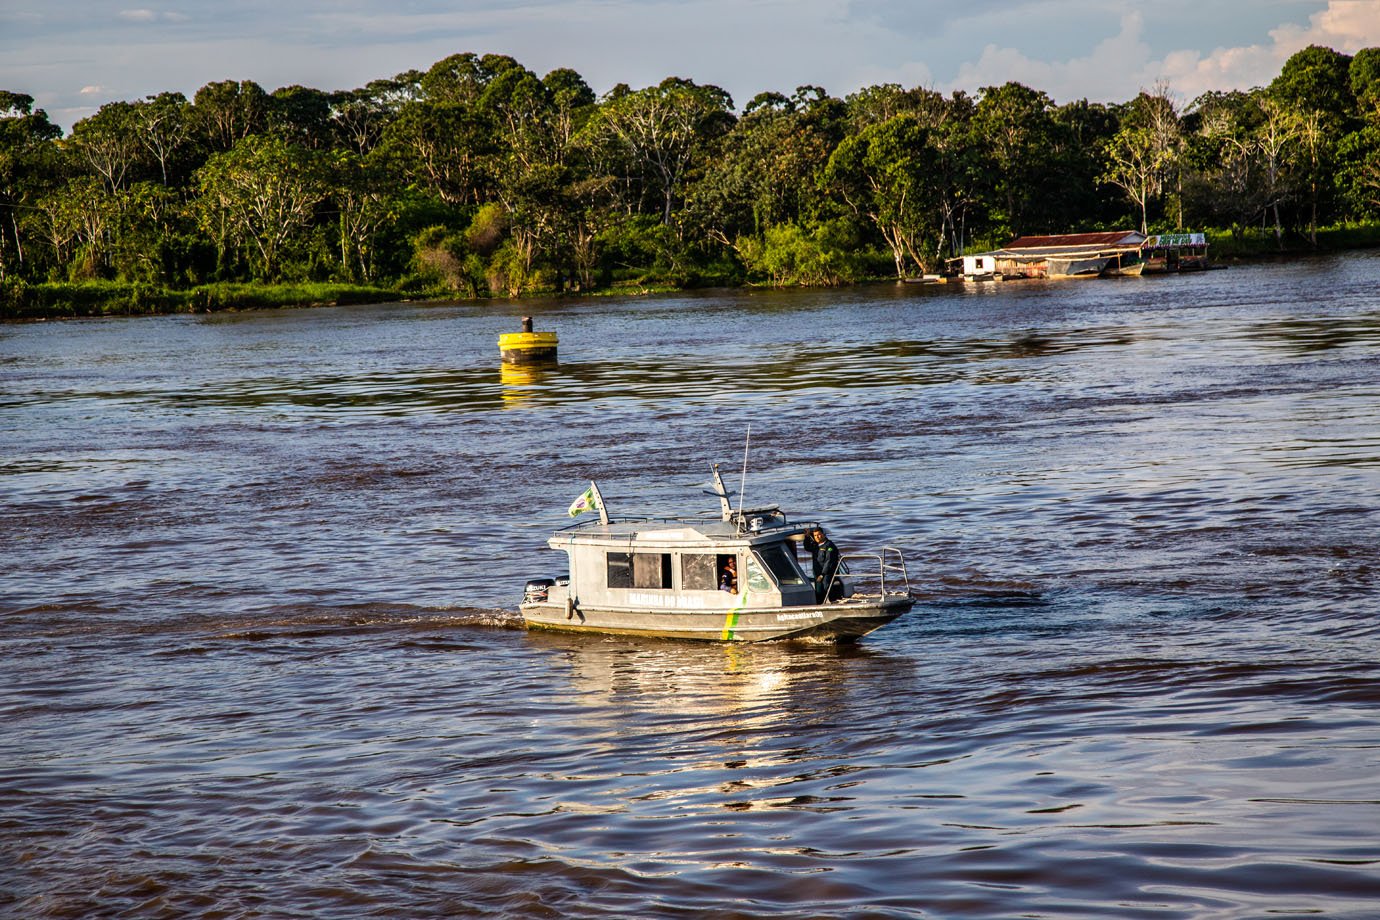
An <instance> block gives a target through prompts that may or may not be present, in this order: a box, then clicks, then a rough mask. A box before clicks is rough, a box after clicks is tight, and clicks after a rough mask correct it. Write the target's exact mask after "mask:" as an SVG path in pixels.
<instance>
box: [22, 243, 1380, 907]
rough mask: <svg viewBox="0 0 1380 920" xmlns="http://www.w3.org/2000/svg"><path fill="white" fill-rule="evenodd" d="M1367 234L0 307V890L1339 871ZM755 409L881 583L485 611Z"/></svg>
mask: <svg viewBox="0 0 1380 920" xmlns="http://www.w3.org/2000/svg"><path fill="white" fill-rule="evenodd" d="M1377 265H1380V256H1375V257H1372V256H1369V255H1366V254H1361V255H1353V256H1349V257H1347V258H1346V259H1335V260H1333V259H1321V260H1316V261H1310V262H1301V263H1296V264H1292V265H1278V266H1268V267H1260V268H1246V269H1234V270H1232V271H1227V272H1213V273H1207V274H1204V275H1202V276H1198V277H1184V278H1175V277H1166V278H1156V279H1128V280H1127V281H1125V283H1116V284H1094V283H1090V284H1080V285H1067V284H1043V283H1029V284H1025V283H1021V284H1015V283H1013V284H1002V285H995V284H994V285H986V286H982V288H981V289H970V288H971V287H972V286H965V288H964V289H961V290H960V289H958V288H956V287H949V286H938V285H935V286H919V285H898V286H890V285H883V286H875V287H866V288H857V289H849V290H843V291H792V292H774V291H773V292H766V291H742V292H737V291H735V292H722V291H711V292H695V293H689V294H684V295H676V296H670V297H660V298H627V299H591V300H571V301H550V302H543V303H542V304H539V305H537V306H539V308H540V309H539V310H537V312H538V313H539V314H540V316H541V322H542V325H543V326H544V327H548V328H554V329H558V330H559V332H560V336H561V349H562V361H561V363H560V364H558V365H552V366H547V367H537V368H525V367H512V366H504V365H501V364H500V362H499V360H498V356H497V354H496V352H495V349H494V348H493V342H494V340H495V336H496V335H497V334H498V333H500V332H502V331H506V330H508V329H510V328H512V326H513V322H514V317H515V316H517V315H521V314H522V313H529V312H532V305H523V304H517V305H488V304H459V305H444V306H416V305H389V306H385V307H346V308H339V309H335V308H332V309H323V310H313V311H278V312H271V313H244V314H236V315H233V316H210V317H164V318H156V319H143V320H138V321H132V320H113V321H109V322H97V321H92V322H73V323H59V324H35V325H31V326H13V327H0V437H2V438H3V443H4V445H5V450H4V451H3V452H0V453H3V456H0V542H3V545H4V547H5V556H4V560H5V563H6V564H5V565H4V566H0V654H3V656H4V659H5V661H6V672H5V673H6V677H7V680H6V681H5V685H4V687H3V689H0V712H3V714H4V716H5V724H6V731H5V733H4V735H3V737H0V865H4V866H5V867H6V875H5V877H6V884H5V885H3V886H0V914H5V915H14V916H22V917H88V916H118V915H128V916H158V915H166V916H187V915H191V916H197V915H222V916H256V915H272V916H303V917H307V916H310V917H320V916H400V915H405V916H409V917H422V916H469V915H481V914H490V915H495V916H529V915H530V916H554V915H560V916H574V917H596V916H599V917H602V916H608V915H610V914H618V915H625V916H658V917H663V916H664V917H686V916H701V915H710V916H730V915H731V916H745V917H746V916H778V915H785V916H802V917H805V916H809V917H843V916H850V917H851V916H1021V915H1023V916H1073V915H1078V916H1108V917H1118V918H1122V917H1155V918H1166V917H1183V918H1190V917H1202V916H1222V917H1256V916H1263V915H1265V914H1267V913H1280V914H1285V915H1295V914H1298V915H1301V914H1304V913H1308V912H1313V913H1319V914H1324V915H1329V916H1347V917H1361V916H1366V915H1368V914H1369V913H1371V912H1373V907H1374V905H1375V904H1376V903H1380V883H1377V880H1376V879H1377V875H1376V873H1375V871H1374V870H1375V867H1376V866H1377V865H1380V853H1377V852H1376V847H1375V845H1374V840H1375V835H1374V830H1373V827H1374V825H1375V820H1376V809H1377V804H1376V796H1375V794H1374V790H1373V788H1372V787H1373V785H1374V783H1373V777H1374V775H1375V773H1376V770H1377V769H1380V764H1378V763H1377V762H1376V756H1375V746H1374V739H1375V735H1376V727H1377V724H1380V722H1378V719H1380V714H1378V713H1377V708H1378V707H1380V694H1378V693H1377V690H1376V687H1377V686H1380V681H1378V680H1377V677H1380V674H1377V664H1376V662H1377V661H1380V649H1377V647H1376V642H1377V640H1380V628H1377V626H1376V624H1375V617H1374V612H1375V599H1376V597H1377V573H1380V544H1378V543H1377V541H1376V540H1375V536H1374V535H1375V533H1376V532H1377V529H1378V528H1380V509H1378V508H1377V505H1378V504H1380V503H1377V499H1376V496H1377V495H1380V434H1378V433H1380V385H1378V384H1377V381H1380V351H1377V345H1380V336H1378V335H1377V331H1380V313H1377V301H1376V297H1377V295H1376V294H1375V289H1374V288H1375V286H1374V277H1375V267H1376V266H1377ZM1323 282H1325V283H1323ZM748 425H751V428H752V451H751V456H750V460H751V469H750V475H749V477H748V480H747V496H746V500H747V501H748V502H749V503H760V504H768V503H775V502H779V503H781V504H782V505H783V507H784V509H785V510H786V512H787V513H788V514H795V515H796V516H798V517H806V516H808V517H811V518H818V519H821V520H823V521H824V522H825V523H826V525H827V526H828V527H829V529H830V531H831V533H833V534H834V535H835V538H836V539H837V540H838V541H839V543H840V545H841V548H842V549H843V550H844V551H845V552H848V551H853V550H861V549H864V548H868V547H873V546H876V545H882V544H890V545H895V546H898V547H900V548H901V549H902V550H903V551H904V552H905V553H906V558H907V567H908V570H909V572H910V576H911V580H912V583H913V585H914V586H915V588H916V593H917V595H918V597H919V603H918V605H917V607H916V608H915V609H914V610H913V611H912V612H911V613H910V614H908V615H907V616H905V617H903V618H902V619H900V620H898V621H897V622H895V623H893V624H891V625H890V626H888V627H887V628H886V629H884V630H881V631H879V632H877V633H875V634H874V635H872V636H870V637H869V638H868V639H867V640H866V641H865V642H864V643H862V644H861V645H859V646H857V647H852V648H833V647H820V646H810V645H769V646H719V645H696V644H687V643H678V642H637V641H631V640H625V639H617V638H611V637H592V636H563V635H559V634H528V633H527V632H525V631H523V630H522V629H521V628H520V621H519V619H518V617H517V616H516V613H515V608H516V603H517V600H518V596H519V595H520V593H521V590H522V584H523V582H524V581H525V580H526V579H527V578H529V577H533V576H539V575H543V574H549V573H550V572H551V571H552V570H553V569H559V566H560V565H561V564H562V563H563V559H562V558H561V557H560V556H558V555H557V554H556V553H554V552H553V551H552V550H550V549H549V548H547V547H546V545H545V540H546V538H547V536H548V535H549V533H550V532H551V531H552V530H554V529H556V528H558V527H560V526H563V525H565V524H567V523H569V518H568V517H567V515H566V510H565V509H566V508H567V506H568V505H569V503H570V500H571V499H573V498H574V497H575V496H576V495H577V494H578V493H579V492H580V491H581V490H582V489H583V488H584V485H585V483H586V482H587V481H588V480H589V479H591V478H593V479H598V480H599V482H600V486H601V490H602V492H603V494H604V496H605V498H606V500H607V501H608V502H609V504H610V506H611V508H613V510H614V512H615V514H641V513H685V512H712V511H713V510H714V505H713V500H712V498H710V497H708V496H706V495H704V494H703V490H704V489H705V488H706V487H707V480H708V470H709V464H710V463H711V462H715V461H718V462H723V463H727V464H729V465H730V466H732V465H734V464H735V463H736V462H737V461H738V460H740V459H741V456H742V453H741V452H742V447H743V435H744V432H745V431H746V429H747V427H748Z"/></svg>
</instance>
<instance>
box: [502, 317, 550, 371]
mask: <svg viewBox="0 0 1380 920" xmlns="http://www.w3.org/2000/svg"><path fill="white" fill-rule="evenodd" d="M498 353H499V356H500V357H502V358H503V360H504V361H507V362H508V363H509V364H536V363H539V362H542V361H555V360H556V333H554V332H533V331H532V317H530V316H524V317H523V318H522V331H521V332H505V333H504V334H502V335H500V336H499V337H498Z"/></svg>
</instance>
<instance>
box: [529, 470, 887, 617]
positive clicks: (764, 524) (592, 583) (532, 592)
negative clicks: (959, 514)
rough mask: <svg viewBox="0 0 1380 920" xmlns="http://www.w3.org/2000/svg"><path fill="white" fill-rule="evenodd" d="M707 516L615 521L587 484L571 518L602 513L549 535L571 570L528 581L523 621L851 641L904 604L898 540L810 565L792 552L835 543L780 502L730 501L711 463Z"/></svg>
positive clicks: (592, 486)
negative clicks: (713, 507) (711, 510)
mask: <svg viewBox="0 0 1380 920" xmlns="http://www.w3.org/2000/svg"><path fill="white" fill-rule="evenodd" d="M713 484H714V491H713V494H714V495H716V496H717V497H718V499H719V503H720V513H719V515H718V516H717V517H714V516H709V515H705V516H698V517H671V518H655V519H651V518H627V519H622V520H616V521H615V520H613V519H611V518H610V516H609V513H608V509H607V508H606V506H605V505H604V501H603V498H602V496H601V495H600V494H599V489H598V486H597V485H596V484H594V483H590V487H589V489H588V490H586V492H585V493H584V494H583V495H582V496H580V498H579V499H577V500H576V502H575V504H573V505H572V506H571V509H570V513H571V514H572V515H575V514H579V513H581V512H582V511H586V510H589V511H597V512H598V519H597V521H596V520H591V521H589V522H588V523H581V524H576V525H574V526H572V527H568V528H566V529H564V530H561V531H558V532H557V533H556V534H554V535H553V536H552V537H551V538H550V539H549V540H548V541H547V542H548V545H549V546H550V547H551V548H552V549H555V550H559V551H561V552H563V553H565V554H566V556H567V561H568V564H569V575H568V576H565V577H561V578H542V579H534V580H532V581H529V582H528V583H527V586H526V591H525V593H524V597H523V602H522V605H521V609H522V616H523V620H524V621H525V622H526V624H527V626H528V627H529V628H533V629H557V630H567V631H572V632H596V633H613V634H621V635H631V636H655V637H664V638H676V639H705V640H715V641H725V642H739V641H749V642H751V641H761V640H768V639H812V640H825V641H852V640H855V639H857V638H859V637H861V636H864V635H867V634H868V633H870V632H872V631H873V630H875V629H877V628H879V627H881V626H884V625H886V624H887V623H890V622H891V621H892V620H894V619H896V618H897V617H899V616H901V615H902V614H903V613H905V612H906V611H908V610H910V609H911V607H912V606H913V605H914V598H913V597H912V596H911V593H910V581H909V577H908V575H907V573H906V566H905V560H904V558H903V557H902V555H901V552H900V551H899V550H897V549H896V548H894V547H884V548H882V549H881V550H880V551H878V552H874V553H858V554H850V555H847V556H843V557H842V560H843V561H842V564H840V562H839V557H838V556H837V550H836V549H834V550H832V551H833V552H834V553H835V554H836V555H835V557H834V562H833V566H834V570H833V571H830V572H827V573H825V576H826V577H817V576H818V574H819V573H816V574H807V573H806V571H805V569H804V568H803V567H802V565H801V561H800V558H799V555H798V553H799V552H800V551H801V550H805V551H812V552H813V553H814V554H815V561H816V562H817V561H818V558H819V554H820V552H821V549H823V548H825V547H823V544H822V543H821V542H820V541H821V540H823V541H826V542H827V543H828V547H827V548H832V547H833V544H832V541H827V538H826V537H824V536H823V534H822V532H819V533H818V534H817V535H815V536H812V534H816V532H817V531H820V528H819V525H818V523H816V522H813V521H802V522H793V521H791V520H789V519H788V518H787V516H786V515H785V514H784V513H783V512H782V511H781V510H780V509H779V508H777V507H775V506H771V507H766V508H753V509H749V510H743V509H742V508H741V507H740V508H739V509H737V510H734V508H733V507H732V504H731V502H730V499H729V495H728V492H727V490H726V489H725V488H724V484H723V480H722V478H721V477H720V475H719V469H718V467H717V466H715V467H714V471H713Z"/></svg>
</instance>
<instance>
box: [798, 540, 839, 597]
mask: <svg viewBox="0 0 1380 920" xmlns="http://www.w3.org/2000/svg"><path fill="white" fill-rule="evenodd" d="M807 536H808V540H807V541H806V543H805V546H806V548H807V549H809V550H810V560H811V562H812V563H813V564H814V575H815V579H814V583H815V603H816V604H823V603H825V601H836V600H838V599H840V598H841V597H843V582H842V581H840V580H839V579H838V578H837V577H836V576H837V575H838V571H839V548H838V547H837V546H835V545H834V541H833V540H830V539H829V538H828V537H826V536H825V535H824V528H822V527H820V526H819V525H818V524H816V525H815V526H814V527H813V528H812V529H811V530H810V532H809V534H808V535H807Z"/></svg>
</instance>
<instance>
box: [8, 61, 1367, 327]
mask: <svg viewBox="0 0 1380 920" xmlns="http://www.w3.org/2000/svg"><path fill="white" fill-rule="evenodd" d="M33 101H34V100H33V97H32V96H29V95H27V94H24V93H21V92H12V91H5V90H0V321H25V320H40V319H50V318H64V317H82V316H107V315H143V314H154V313H203V312H215V311H221V310H243V309H261V308H274V307H290V306H312V305H324V304H345V303H377V302H388V301H422V300H426V301H439V300H449V301H454V300H468V299H476V298H495V299H501V298H517V297H526V296H551V295H555V296H564V295H572V294H575V295H581V296H590V295H601V294H641V293H650V292H652V291H673V290H681V289H687V288H702V287H723V286H760V287H820V286H841V285H848V284H858V283H867V282H876V281H882V280H886V279H891V280H895V281H900V280H904V279H908V278H914V277H919V276H922V275H926V274H933V273H939V272H942V271H943V269H944V267H945V266H946V264H951V260H953V259H955V258H956V257H958V256H961V255H963V254H965V253H972V252H978V251H983V250H987V249H992V248H997V247H999V246H1001V245H1003V244H1004V243H1006V242H1007V241H1009V240H1011V239H1013V238H1015V237H1017V236H1021V235H1026V234H1047V233H1069V232H1083V231H1099V230H1120V229H1129V228H1138V229H1139V230H1140V231H1141V232H1143V233H1164V232H1183V231H1202V232H1206V233H1207V234H1208V237H1209V241H1210V247H1211V248H1210V250H1209V252H1210V255H1211V257H1212V259H1213V260H1214V261H1216V262H1218V263H1230V262H1234V261H1248V260H1257V259H1267V258H1275V257H1279V256H1281V255H1284V256H1289V255H1293V254H1301V253H1313V252H1325V251H1337V250H1342V249H1347V248H1353V247H1365V246H1375V245H1380V48H1366V49H1363V50H1361V51H1358V52H1357V53H1356V54H1355V55H1347V54H1342V53H1340V52H1337V51H1334V50H1332V49H1329V48H1324V47H1321V46H1316V45H1314V46H1310V47H1308V48H1305V49H1303V50H1301V51H1299V52H1298V53H1296V54H1295V55H1293V56H1292V57H1291V58H1290V59H1289V60H1288V61H1287V62H1285V64H1284V66H1283V67H1282V69H1281V71H1280V73H1279V75H1278V76H1277V77H1276V78H1275V79H1274V80H1273V81H1272V82H1271V83H1270V84H1269V85H1268V86H1264V87H1257V88H1255V89H1251V90H1249V91H1229V92H1208V93H1205V94H1203V95H1201V96H1199V97H1198V98H1196V99H1193V100H1182V99H1179V98H1177V97H1175V95H1174V94H1173V92H1172V90H1171V88H1170V87H1169V86H1167V85H1156V86H1154V87H1151V88H1149V89H1143V90H1142V91H1141V92H1140V93H1139V94H1138V95H1137V96H1136V97H1135V98H1134V99H1131V100H1128V101H1126V102H1124V103H1115V104H1104V103H1092V102H1089V101H1088V100H1086V99H1084V100H1077V101H1074V102H1069V103H1065V104H1056V103H1055V102H1054V100H1053V99H1052V98H1051V97H1050V96H1048V95H1047V94H1046V93H1044V92H1041V91H1040V90H1038V89H1034V88H1031V87H1028V86H1025V85H1023V84H1021V83H1017V82H1008V83H1006V84H1003V85H1001V86H987V87H982V88H981V89H979V90H978V91H977V93H976V94H975V95H971V96H970V95H968V94H967V93H966V92H963V91H956V92H953V93H951V94H949V95H948V96H945V95H943V94H941V93H938V92H936V91H934V90H930V89H925V88H920V87H914V88H905V87H902V86H899V85H894V84H884V85H878V86H868V87H864V88H863V89H860V90H858V91H857V92H854V93H851V94H849V95H847V96H845V97H843V98H838V97H835V96H832V95H830V94H829V93H828V92H827V91H826V90H825V89H823V88H822V87H818V86H800V87H797V88H796V89H795V91H794V92H792V93H791V94H789V95H787V94H784V93H780V92H762V93H759V94H758V95H756V96H754V97H753V98H752V99H751V100H749V101H748V102H747V103H746V105H744V106H742V107H741V109H740V108H738V107H737V106H736V105H735V103H734V101H733V99H732V98H731V97H730V96H729V94H728V93H727V92H725V91H724V90H723V89H721V88H719V87H717V86H712V85H702V84H697V83H695V82H694V81H693V80H689V79H685V78H681V77H668V78H667V79H665V80H663V81H662V82H661V83H659V84H657V85H655V86H648V87H644V88H642V89H634V88H632V87H629V86H627V85H625V84H619V85H618V86H615V87H614V88H613V89H611V90H609V91H608V92H607V93H605V94H603V95H602V96H596V95H595V93H594V92H593V91H592V90H591V89H590V88H589V86H588V85H587V84H586V83H585V81H584V79H583V78H582V77H581V76H580V75H579V74H578V73H576V72H575V71H573V70H569V69H564V68H562V69H558V70H554V71H552V72H551V73H549V74H547V75H545V76H540V77H539V76H538V75H537V74H535V73H533V72H532V71H530V70H528V69H527V68H525V67H524V66H522V65H521V64H520V63H519V62H517V61H516V60H514V59H513V58H511V57H508V56H505V55H494V54H486V55H476V54H470V53H463V54H454V55H451V56H449V57H447V58H444V59H442V60H440V61H437V62H435V63H434V64H432V65H431V66H430V67H429V68H428V69H427V70H425V71H422V70H410V71H406V72H404V73H401V74H398V75H396V76H394V77H392V78H385V79H378V80H374V81H372V82H370V83H369V84H368V85H366V86H364V87H360V88H357V89H353V90H344V91H322V90H317V89H312V88H310V87H304V86H289V87H282V88H279V89H277V90H274V91H272V92H267V91H265V90H264V89H263V88H262V87H260V86H258V85H257V84H256V83H254V82H253V81H248V80H242V81H234V80H225V81H220V82H213V83H208V84H207V85H206V86H203V87H202V88H201V89H200V90H198V91H197V92H196V93H195V94H194V96H193V98H192V99H187V98H186V97H184V96H183V95H182V94H181V93H176V92H164V93H158V94H156V95H151V96H148V97H146V98H145V99H142V100H137V101H133V102H128V101H115V102H109V103H106V104H104V105H102V106H101V107H100V108H99V110H98V111H97V112H96V113H95V114H94V115H92V116H90V117H88V118H85V119H82V120H81V121H78V122H77V123H76V124H75V125H73V126H72V128H71V131H70V132H68V133H66V134H64V132H63V130H62V128H60V127H59V126H57V125H55V124H53V123H52V122H51V121H50V120H49V118H48V115H47V113H46V112H44V111H43V110H42V109H34V107H33Z"/></svg>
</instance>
